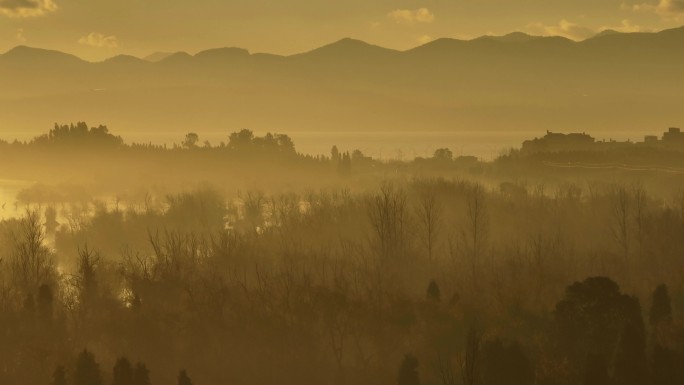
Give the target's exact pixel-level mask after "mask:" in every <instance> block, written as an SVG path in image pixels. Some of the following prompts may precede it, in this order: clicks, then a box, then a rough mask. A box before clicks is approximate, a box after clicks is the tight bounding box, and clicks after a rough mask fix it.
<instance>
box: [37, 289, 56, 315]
mask: <svg viewBox="0 0 684 385" xmlns="http://www.w3.org/2000/svg"><path fill="white" fill-rule="evenodd" d="M36 303H37V311H38V318H39V319H40V320H41V321H43V322H48V323H49V322H50V321H51V320H52V315H53V294H52V288H51V287H50V285H46V284H42V285H40V287H39V288H38V295H37V296H36Z"/></svg>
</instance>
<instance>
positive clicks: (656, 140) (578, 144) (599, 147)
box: [522, 127, 684, 154]
mask: <svg viewBox="0 0 684 385" xmlns="http://www.w3.org/2000/svg"><path fill="white" fill-rule="evenodd" d="M625 148H662V149H668V150H675V151H684V132H682V130H681V129H680V128H676V127H670V128H669V129H668V130H667V131H665V132H664V133H663V134H662V136H661V137H658V136H656V135H646V136H644V139H643V141H640V142H632V141H631V140H627V141H616V140H612V139H609V140H605V139H603V140H596V138H594V137H592V136H591V135H589V134H586V133H584V132H582V133H569V134H563V133H558V132H551V131H547V132H546V135H545V136H543V137H541V138H534V139H532V140H526V141H525V142H523V145H522V152H523V153H526V154H535V153H544V152H547V153H548V152H572V151H606V150H614V149H625Z"/></svg>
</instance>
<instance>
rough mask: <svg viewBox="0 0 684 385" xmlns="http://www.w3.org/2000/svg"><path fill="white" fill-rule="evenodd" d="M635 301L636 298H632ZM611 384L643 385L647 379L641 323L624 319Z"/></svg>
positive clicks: (644, 337)
mask: <svg viewBox="0 0 684 385" xmlns="http://www.w3.org/2000/svg"><path fill="white" fill-rule="evenodd" d="M634 301H636V299H634ZM612 372H613V384H615V385H643V384H645V383H646V380H647V379H648V376H647V359H646V333H645V331H644V327H643V323H641V324H640V323H639V322H634V321H626V322H625V323H624V326H623V328H622V333H621V334H620V340H619V341H618V345H617V349H616V350H615V357H614V358H613V370H612Z"/></svg>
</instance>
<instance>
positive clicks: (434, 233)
mask: <svg viewBox="0 0 684 385" xmlns="http://www.w3.org/2000/svg"><path fill="white" fill-rule="evenodd" d="M443 209H444V207H443V205H442V204H441V202H440V201H439V199H438V198H437V192H436V191H435V188H434V186H432V185H427V184H426V185H423V186H421V188H420V191H419V193H418V208H417V210H416V211H417V217H418V221H419V224H420V227H421V233H420V234H421V235H420V240H421V242H422V243H423V246H425V248H426V250H427V254H428V260H429V261H430V262H432V257H433V254H434V250H435V247H436V244H437V239H438V237H439V233H440V231H441V227H442V212H443Z"/></svg>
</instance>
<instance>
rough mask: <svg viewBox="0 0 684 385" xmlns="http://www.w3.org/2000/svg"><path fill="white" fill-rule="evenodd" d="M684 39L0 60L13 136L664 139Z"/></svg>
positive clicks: (9, 55) (682, 79)
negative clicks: (450, 134)
mask: <svg viewBox="0 0 684 385" xmlns="http://www.w3.org/2000/svg"><path fill="white" fill-rule="evenodd" d="M682 68H684V27H682V28H676V29H670V30H665V31H661V32H657V33H619V32H616V31H604V32H602V33H600V34H598V35H597V36H595V37H593V38H590V39H587V40H584V41H581V42H575V41H572V40H569V39H565V38H562V37H539V36H530V35H526V34H523V33H512V34H509V35H506V36H483V37H480V38H477V39H474V40H456V39H438V40H435V41H432V42H430V43H428V44H425V45H422V46H419V47H416V48H414V49H410V50H407V51H396V50H391V49H387V48H382V47H378V46H374V45H371V44H367V43H365V42H362V41H358V40H353V39H343V40H340V41H338V42H335V43H332V44H329V45H326V46H324V47H320V48H318V49H315V50H312V51H310V52H306V53H302V54H297V55H292V56H278V55H270V54H250V53H249V52H248V51H247V50H244V49H240V48H217V49H211V50H206V51H202V52H199V53H197V54H195V55H190V54H188V53H185V52H176V53H163V52H159V53H154V54H152V55H150V56H147V57H145V58H144V59H141V58H136V57H133V56H126V55H120V56H116V57H112V58H110V59H107V60H105V61H102V62H96V63H92V62H87V61H84V60H81V59H80V58H78V57H76V56H73V55H69V54H66V53H62V52H58V51H51V50H44V49H38V48H30V47H25V46H20V47H16V48H13V49H11V50H10V51H8V52H6V53H4V54H2V55H0V137H2V135H3V133H17V132H19V133H21V132H23V133H38V132H42V131H45V130H47V129H48V128H49V127H50V126H51V125H52V123H54V122H64V123H66V122H72V121H77V120H87V121H89V122H90V123H91V124H100V123H104V124H108V125H109V126H110V128H112V129H113V130H114V131H116V132H122V133H134V132H169V133H174V135H175V134H176V133H177V134H180V133H184V132H187V131H190V130H193V131H198V132H202V131H205V132H206V131H213V132H215V131H226V132H231V131H234V130H236V129H241V128H250V129H253V130H255V131H265V130H270V131H278V132H291V131H354V132H356V131H388V130H402V131H407V130H410V131H420V130H424V131H456V130H460V131H492V132H496V131H502V130H524V131H539V132H545V130H547V129H549V130H559V131H570V130H580V131H628V132H644V133H646V132H653V131H658V132H659V131H662V129H663V128H665V127H667V126H671V125H684V108H683V107H682V106H684V91H683V90H684V70H683V69H682Z"/></svg>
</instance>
